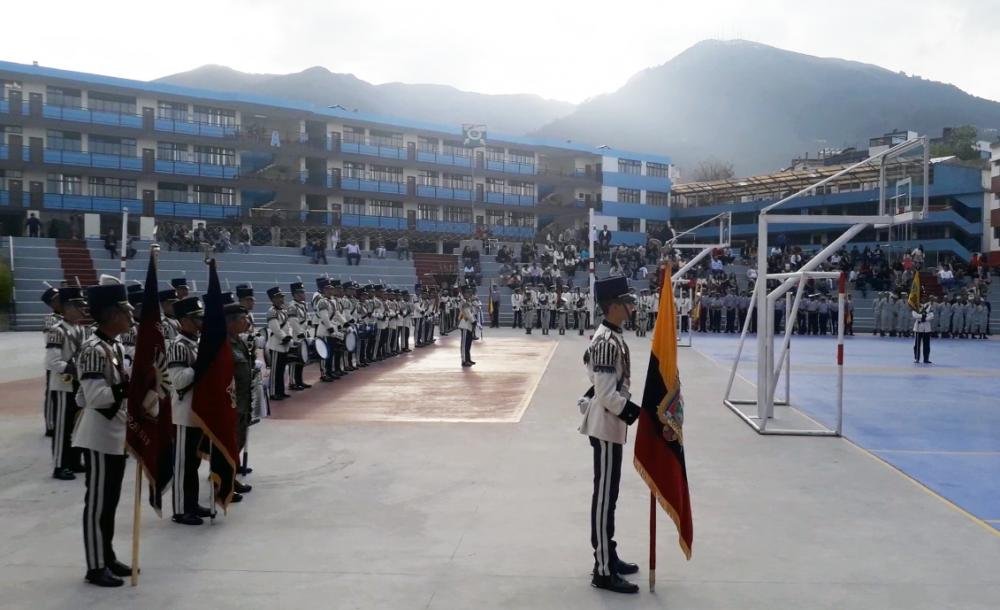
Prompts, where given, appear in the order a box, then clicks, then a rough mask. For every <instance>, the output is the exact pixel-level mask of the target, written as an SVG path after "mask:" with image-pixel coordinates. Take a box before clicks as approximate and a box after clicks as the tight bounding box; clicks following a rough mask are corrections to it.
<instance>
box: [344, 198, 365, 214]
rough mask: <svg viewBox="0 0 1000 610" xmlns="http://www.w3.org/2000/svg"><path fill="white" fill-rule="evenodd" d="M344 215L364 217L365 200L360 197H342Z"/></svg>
mask: <svg viewBox="0 0 1000 610" xmlns="http://www.w3.org/2000/svg"><path fill="white" fill-rule="evenodd" d="M344 213H345V214H357V215H360V216H364V214H365V200H364V199H363V198H361V197H344Z"/></svg>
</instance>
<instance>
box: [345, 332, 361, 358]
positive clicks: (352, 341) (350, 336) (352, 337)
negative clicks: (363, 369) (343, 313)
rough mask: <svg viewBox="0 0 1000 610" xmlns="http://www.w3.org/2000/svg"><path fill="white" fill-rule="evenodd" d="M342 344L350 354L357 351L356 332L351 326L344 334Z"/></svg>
mask: <svg viewBox="0 0 1000 610" xmlns="http://www.w3.org/2000/svg"><path fill="white" fill-rule="evenodd" d="M344 345H346V346H347V351H348V352H350V353H352V354H353V353H356V352H357V351H358V333H357V331H356V330H354V329H353V328H352V329H351V330H349V331H347V334H346V335H344Z"/></svg>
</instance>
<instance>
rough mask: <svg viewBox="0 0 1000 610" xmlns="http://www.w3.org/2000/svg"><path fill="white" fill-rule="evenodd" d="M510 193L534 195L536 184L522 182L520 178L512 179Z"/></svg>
mask: <svg viewBox="0 0 1000 610" xmlns="http://www.w3.org/2000/svg"><path fill="white" fill-rule="evenodd" d="M509 192H510V194H512V195H525V196H529V197H530V196H533V195H534V194H535V184H534V183H533V182H521V181H519V180H511V181H510V191H509Z"/></svg>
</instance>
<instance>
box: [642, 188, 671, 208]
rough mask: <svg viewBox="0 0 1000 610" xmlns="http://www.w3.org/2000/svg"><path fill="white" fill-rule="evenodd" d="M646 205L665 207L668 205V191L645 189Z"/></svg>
mask: <svg viewBox="0 0 1000 610" xmlns="http://www.w3.org/2000/svg"><path fill="white" fill-rule="evenodd" d="M646 205H655V206H659V207H666V206H668V205H670V193H661V192H660V191H646Z"/></svg>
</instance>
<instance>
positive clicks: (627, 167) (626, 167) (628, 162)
mask: <svg viewBox="0 0 1000 610" xmlns="http://www.w3.org/2000/svg"><path fill="white" fill-rule="evenodd" d="M618 171H619V172H620V173H622V174H631V175H633V176H638V175H639V174H641V173H642V161H636V160H635V159H618Z"/></svg>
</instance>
